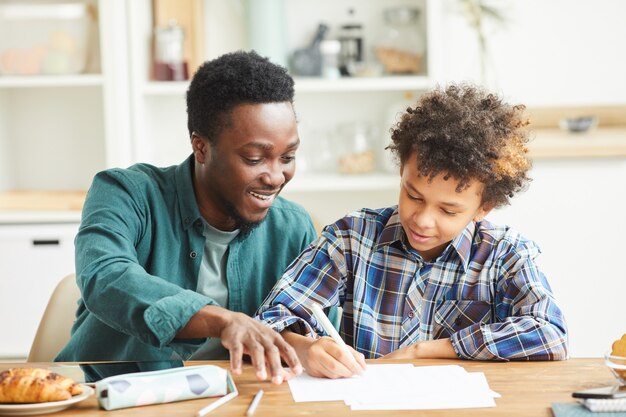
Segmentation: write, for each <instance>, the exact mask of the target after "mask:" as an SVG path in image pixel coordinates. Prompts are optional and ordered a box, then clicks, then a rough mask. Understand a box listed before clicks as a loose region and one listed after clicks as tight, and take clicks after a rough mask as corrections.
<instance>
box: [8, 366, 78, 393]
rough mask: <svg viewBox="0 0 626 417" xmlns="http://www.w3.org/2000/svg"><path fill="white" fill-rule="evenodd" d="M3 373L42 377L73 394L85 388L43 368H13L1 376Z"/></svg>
mask: <svg viewBox="0 0 626 417" xmlns="http://www.w3.org/2000/svg"><path fill="white" fill-rule="evenodd" d="M3 375H10V376H32V377H35V378H42V379H45V380H46V381H51V382H55V383H57V384H59V385H61V386H62V387H63V388H64V389H66V390H68V391H69V392H70V394H72V395H78V394H82V393H83V388H82V387H81V386H80V385H78V384H76V383H75V382H74V380H73V379H71V378H66V377H64V376H62V375H59V374H57V373H56V372H52V371H49V370H47V369H42V368H12V369H8V370H6V371H3V372H1V373H0V378H1V377H2V376H3Z"/></svg>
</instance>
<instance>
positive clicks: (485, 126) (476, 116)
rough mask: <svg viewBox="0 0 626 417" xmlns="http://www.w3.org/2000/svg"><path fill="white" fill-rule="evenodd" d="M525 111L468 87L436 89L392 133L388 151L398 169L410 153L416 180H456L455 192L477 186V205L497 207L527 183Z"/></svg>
mask: <svg viewBox="0 0 626 417" xmlns="http://www.w3.org/2000/svg"><path fill="white" fill-rule="evenodd" d="M524 110H525V107H524V106H523V105H509V104H506V103H505V102H503V101H502V99H500V98H498V97H497V96H496V95H494V94H491V93H488V92H486V91H485V90H483V89H482V88H479V87H476V86H472V85H469V84H461V85H456V84H452V85H450V86H448V87H447V88H445V89H444V88H437V89H435V90H434V91H432V92H429V93H426V94H424V95H423V96H421V97H420V99H419V100H418V102H417V105H416V107H414V108H408V109H407V111H406V113H405V114H404V115H403V116H402V119H401V120H400V122H398V124H397V125H395V126H394V127H393V128H392V129H391V140H392V144H391V145H389V149H391V151H392V152H393V153H394V156H395V157H396V159H397V160H399V161H400V163H401V164H404V163H406V162H407V160H408V159H409V158H410V156H411V154H412V153H413V152H415V153H416V156H417V165H418V168H419V171H420V173H421V175H424V176H427V177H429V178H430V179H432V178H434V177H435V176H437V175H438V174H439V173H443V174H444V175H448V176H451V177H453V178H456V179H458V180H459V187H458V188H457V191H462V190H463V189H465V188H466V187H467V186H468V183H469V182H470V181H472V180H478V181H480V182H482V183H483V184H484V190H483V195H482V202H483V203H484V204H492V205H493V206H494V207H500V206H503V205H506V204H508V203H509V199H510V198H511V197H513V195H514V194H515V193H516V192H518V191H520V190H522V189H523V188H524V187H525V186H526V185H527V184H528V182H529V181H530V179H529V178H528V176H527V173H528V171H529V169H530V168H531V161H530V160H529V159H528V157H527V153H528V148H527V146H526V144H527V142H528V129H527V125H528V124H529V123H528V120H527V119H526V118H525V117H524Z"/></svg>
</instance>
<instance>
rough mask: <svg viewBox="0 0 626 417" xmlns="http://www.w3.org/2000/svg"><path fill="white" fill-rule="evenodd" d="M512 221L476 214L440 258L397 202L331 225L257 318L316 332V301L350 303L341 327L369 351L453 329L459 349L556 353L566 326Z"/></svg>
mask: <svg viewBox="0 0 626 417" xmlns="http://www.w3.org/2000/svg"><path fill="white" fill-rule="evenodd" d="M539 253H540V251H539V248H538V247H537V245H536V244H535V243H534V242H532V241H529V240H526V239H525V238H523V237H522V236H520V235H519V234H518V233H516V232H514V231H513V230H511V229H509V228H508V227H502V226H495V225H493V224H491V223H489V222H488V221H485V220H483V221H481V222H478V223H474V222H472V223H470V224H469V225H468V226H467V228H465V230H464V231H463V232H462V233H461V234H460V235H459V236H457V237H456V238H455V239H454V240H453V241H452V242H451V243H450V244H449V245H448V247H447V248H446V249H445V250H444V251H443V253H442V254H441V255H440V256H439V257H438V258H437V259H435V260H434V261H433V262H425V261H424V260H423V259H422V257H421V256H420V255H419V253H418V252H417V251H416V250H414V249H413V248H411V247H410V245H409V244H408V243H407V239H406V235H405V233H404V230H403V229H402V225H401V224H400V218H399V216H398V210H397V206H394V207H389V208H384V209H378V210H370V209H363V210H361V211H358V212H354V213H351V214H349V215H347V216H346V217H344V218H342V219H340V220H339V221H337V222H336V223H334V224H332V225H330V226H327V227H326V228H325V229H324V231H323V232H322V235H321V236H320V237H319V238H318V239H317V240H316V241H314V242H313V243H312V244H311V245H310V246H309V247H308V248H307V249H306V250H305V251H304V252H302V254H300V256H299V257H298V258H297V259H296V260H295V261H294V262H293V263H292V264H291V265H290V266H289V268H288V269H287V271H286V272H285V273H284V275H283V276H282V278H281V279H280V280H279V282H278V283H277V284H276V286H275V287H274V289H273V290H272V292H271V293H270V294H269V296H268V298H267V299H266V300H265V301H264V303H263V306H262V307H261V308H260V309H259V311H258V313H257V314H258V316H257V319H259V320H262V321H263V322H265V323H266V324H268V325H270V326H271V327H273V328H274V329H276V330H277V331H282V330H284V329H285V328H287V327H289V326H291V327H290V330H292V331H296V332H298V333H301V334H305V335H308V336H311V337H317V336H316V333H317V334H322V333H323V330H322V327H321V326H320V325H319V324H318V323H317V321H316V320H315V319H314V318H313V317H312V315H311V312H310V309H309V308H308V306H309V305H310V304H311V303H312V302H317V303H319V304H320V305H322V306H323V307H325V308H328V307H331V306H342V307H343V316H342V322H341V331H340V332H341V335H342V337H343V338H344V340H345V341H346V343H348V344H349V345H351V346H353V347H354V348H355V349H356V350H357V351H359V352H361V353H363V354H364V355H365V357H366V358H377V357H380V356H383V355H385V354H387V353H390V352H393V351H395V350H397V349H399V348H402V347H405V346H408V345H411V344H413V343H415V342H419V341H423V340H432V339H440V338H447V337H449V338H450V339H451V341H452V346H453V347H454V350H455V351H456V353H457V355H458V356H459V357H460V358H465V359H479V360H530V359H532V360H558V359H565V358H566V357H567V328H566V324H565V320H564V318H563V314H562V313H561V310H560V308H559V307H558V305H557V304H556V301H555V299H554V296H553V295H552V292H551V289H550V286H549V284H548V282H547V280H546V278H545V276H544V275H543V273H542V272H541V271H540V270H539V268H538V267H537V265H536V264H535V262H534V259H535V257H536V256H537V255H538V254H539Z"/></svg>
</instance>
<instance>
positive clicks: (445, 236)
mask: <svg viewBox="0 0 626 417" xmlns="http://www.w3.org/2000/svg"><path fill="white" fill-rule="evenodd" d="M400 175H401V177H402V181H401V186H400V201H399V203H398V211H399V214H400V222H401V223H402V228H403V229H404V232H405V233H406V235H407V238H408V241H409V244H410V245H411V247H413V249H415V250H417V251H418V252H419V253H420V255H422V257H423V258H424V260H426V261H431V260H433V259H435V258H437V257H438V256H439V255H440V254H441V253H442V252H443V250H444V249H445V248H446V246H447V245H448V243H450V241H451V240H452V239H454V238H455V237H457V236H458V235H459V234H460V233H461V232H462V231H463V229H465V227H466V226H467V225H468V224H469V223H470V222H471V221H479V220H481V219H482V218H483V217H485V216H486V215H487V213H489V211H491V208H487V207H485V206H484V205H483V204H482V198H481V196H482V191H483V184H482V183H481V182H479V181H472V182H470V184H469V187H467V188H466V189H464V190H463V191H461V192H457V191H456V188H457V185H458V184H459V181H458V180H456V179H455V178H453V177H450V178H448V180H447V181H446V180H444V176H445V175H444V174H439V175H437V176H436V177H434V178H433V179H432V181H430V182H429V181H428V177H423V176H421V175H420V174H419V170H418V167H417V159H416V156H415V154H413V155H412V156H411V157H410V158H409V159H408V160H407V161H406V163H405V164H403V165H402V167H401V168H400Z"/></svg>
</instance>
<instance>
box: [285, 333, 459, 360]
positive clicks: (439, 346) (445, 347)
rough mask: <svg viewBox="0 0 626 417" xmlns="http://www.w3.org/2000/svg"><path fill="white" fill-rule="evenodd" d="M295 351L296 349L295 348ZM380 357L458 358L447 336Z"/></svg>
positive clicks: (415, 344)
mask: <svg viewBox="0 0 626 417" xmlns="http://www.w3.org/2000/svg"><path fill="white" fill-rule="evenodd" d="M296 352H297V349H296ZM382 359H458V356H457V354H456V352H455V351H454V348H453V347H452V342H451V341H450V339H449V338H446V339H437V340H425V341H423V342H416V343H414V344H412V345H410V346H406V347H403V348H400V349H398V350H396V351H393V352H391V353H389V354H387V355H385V356H383V357H382Z"/></svg>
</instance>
